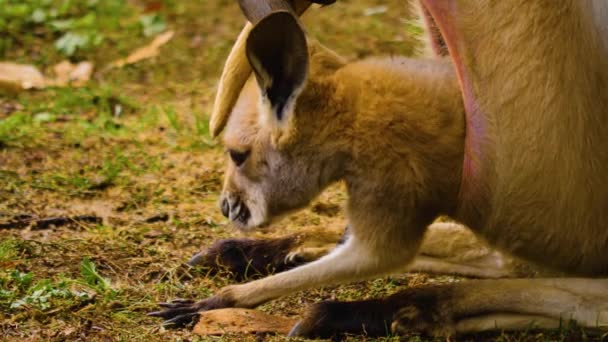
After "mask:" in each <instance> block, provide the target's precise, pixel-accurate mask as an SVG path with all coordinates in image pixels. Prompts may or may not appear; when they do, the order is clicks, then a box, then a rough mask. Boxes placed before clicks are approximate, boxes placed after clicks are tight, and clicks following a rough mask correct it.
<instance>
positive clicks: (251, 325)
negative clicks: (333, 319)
mask: <svg viewBox="0 0 608 342" xmlns="http://www.w3.org/2000/svg"><path fill="white" fill-rule="evenodd" d="M296 322H297V320H295V319H291V318H285V317H280V316H271V315H268V314H265V313H263V312H261V311H257V310H250V309H232V308H231V309H218V310H211V311H205V312H201V313H200V319H199V321H198V323H197V324H196V325H195V326H194V329H193V332H194V333H195V334H198V335H222V334H226V333H248V334H249V333H278V334H283V335H287V334H288V333H289V331H290V330H291V328H292V327H293V326H294V324H296Z"/></svg>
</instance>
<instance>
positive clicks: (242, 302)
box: [150, 234, 421, 325]
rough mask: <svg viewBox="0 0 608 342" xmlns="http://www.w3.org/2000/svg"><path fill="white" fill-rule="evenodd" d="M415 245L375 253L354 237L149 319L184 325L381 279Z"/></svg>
mask: <svg viewBox="0 0 608 342" xmlns="http://www.w3.org/2000/svg"><path fill="white" fill-rule="evenodd" d="M420 235H421V234H420ZM418 245H419V240H418V241H417V240H416V239H415V236H413V237H412V240H411V245H410V247H411V248H403V247H402V246H403V243H402V242H400V241H395V243H393V244H385V248H384V249H382V250H378V249H376V248H372V247H370V246H369V245H368V243H367V241H366V240H360V239H358V238H357V237H356V236H355V235H354V234H353V235H351V236H350V237H349V239H348V240H347V241H346V242H345V243H344V244H343V245H340V246H338V247H337V248H336V249H334V250H333V251H332V252H331V253H329V254H328V255H326V256H324V257H322V258H321V259H319V260H316V261H314V262H311V263H309V264H305V265H303V266H300V267H297V268H295V269H292V270H289V271H286V272H283V273H279V274H275V275H272V276H269V277H266V278H263V279H259V280H255V281H252V282H249V283H246V284H241V285H231V286H226V287H224V288H222V289H221V290H220V291H219V292H218V293H217V294H216V295H214V296H212V297H210V298H207V299H204V300H202V301H199V302H192V301H177V302H172V303H164V304H161V306H162V307H164V308H165V310H163V311H158V312H153V313H151V314H150V315H151V316H156V317H162V318H164V319H166V320H167V321H166V324H170V325H183V324H187V323H189V322H191V321H192V320H194V319H196V317H197V314H196V313H197V312H199V311H205V310H211V309H217V308H222V307H243V308H249V307H254V306H257V305H259V304H261V303H264V302H266V301H269V300H271V299H275V298H278V297H280V296H284V295H287V294H290V293H293V292H296V291H299V290H304V289H308V288H312V287H315V286H321V285H330V284H337V283H346V282H351V281H357V280H363V279H368V278H371V277H376V276H381V275H384V274H387V273H389V272H392V271H395V270H396V269H398V268H399V267H402V266H403V265H404V264H406V263H407V262H409V261H410V260H411V259H412V258H413V256H414V254H415V253H416V250H417V248H418ZM388 256H390V257H388Z"/></svg>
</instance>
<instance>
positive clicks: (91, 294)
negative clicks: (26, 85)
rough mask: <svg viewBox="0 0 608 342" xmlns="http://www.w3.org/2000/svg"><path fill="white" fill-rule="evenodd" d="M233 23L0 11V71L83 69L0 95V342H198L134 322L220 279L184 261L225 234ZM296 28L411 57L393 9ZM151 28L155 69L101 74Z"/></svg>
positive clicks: (208, 9)
mask: <svg viewBox="0 0 608 342" xmlns="http://www.w3.org/2000/svg"><path fill="white" fill-rule="evenodd" d="M336 18H339V19H336ZM243 24H244V19H243V18H242V16H241V14H240V12H239V10H238V6H237V5H236V2H235V1H227V0H226V1H225V0H206V1H192V2H187V1H174V0H165V1H154V0H145V1H144V0H141V1H136V0H133V1H126V0H72V1H69V0H27V1H19V0H0V32H2V34H1V35H0V59H1V60H7V61H14V62H20V63H28V64H33V65H35V66H37V67H38V68H40V69H41V70H42V71H43V72H44V73H45V74H49V75H50V74H52V66H53V65H55V64H56V63H58V62H60V61H62V60H65V59H69V60H70V61H72V62H80V61H91V62H93V63H94V65H95V73H94V75H93V78H92V79H91V80H90V81H89V82H88V83H87V85H86V86H84V87H80V88H72V87H64V88H58V87H57V88H53V87H50V88H46V89H44V90H36V91H25V92H17V93H14V92H8V91H5V92H3V93H0V336H3V338H4V339H6V340H11V341H12V340H32V341H34V340H87V341H89V340H123V341H132V340H133V341H138V340H146V341H150V340H206V339H209V338H206V339H205V338H200V337H197V336H193V335H192V334H191V333H190V332H189V331H188V330H165V329H163V328H161V327H160V320H158V319H155V318H149V317H147V316H146V315H145V314H146V313H147V312H150V311H153V310H156V309H157V306H156V303H157V302H159V301H165V300H168V299H172V298H177V297H181V298H202V297H206V296H209V295H211V294H212V293H213V292H214V291H216V290H217V289H219V288H220V287H222V286H224V285H226V284H229V283H231V280H230V278H229V277H227V276H225V275H217V276H209V275H208V274H207V272H206V270H204V269H191V268H188V267H186V266H185V265H184V262H186V261H187V260H188V259H189V257H190V256H192V255H193V254H194V253H196V252H197V251H199V250H200V249H201V248H202V247H204V246H206V245H209V244H211V243H212V242H213V241H214V240H217V239H219V238H225V237H235V236H238V235H239V234H240V233H239V232H237V231H235V230H233V229H232V228H231V227H230V225H229V224H228V222H227V220H226V219H225V218H224V217H223V216H222V215H221V213H220V211H219V209H218V208H217V203H216V202H217V199H218V195H219V191H220V189H221V183H222V169H223V163H224V155H223V151H222V148H221V147H220V146H217V143H216V142H215V141H213V140H212V139H211V138H210V137H209V135H208V126H207V121H208V113H209V112H210V109H211V105H212V101H213V96H214V92H215V86H216V82H217V78H218V76H219V74H220V71H221V68H222V65H223V61H224V59H225V58H226V56H227V54H228V52H229V49H230V47H231V46H232V43H233V41H234V39H235V38H236V36H237V34H238V32H239V30H240V29H241V27H242V26H243ZM305 25H306V27H307V29H308V31H309V33H310V34H311V35H312V36H314V37H316V38H318V39H319V40H320V41H321V42H323V43H325V44H326V45H328V46H329V47H331V48H333V49H335V50H336V51H338V52H339V53H341V54H343V55H345V56H348V57H350V58H359V57H364V56H367V55H371V54H376V55H377V54H404V55H407V54H411V53H412V52H413V49H414V47H415V35H416V34H418V33H419V29H418V28H417V27H416V26H415V25H414V24H413V23H412V22H411V21H409V20H408V12H407V8H405V6H404V4H403V2H402V1H400V0H390V1H380V0H357V1H355V0H350V1H349V0H341V1H339V2H338V4H337V5H335V6H332V7H328V8H324V9H314V10H311V11H310V13H308V14H307V16H306V18H305ZM167 30H173V31H174V32H175V35H174V37H173V39H172V40H170V41H169V42H168V43H167V44H166V45H165V46H163V47H161V49H160V54H159V55H158V56H157V57H155V58H151V59H146V60H143V61H140V62H138V63H135V64H132V65H127V66H124V67H120V68H109V67H108V65H109V64H110V63H111V62H112V61H114V60H116V59H118V58H122V57H125V56H127V55H128V54H129V53H131V52H132V51H133V50H134V49H136V48H138V47H140V46H144V45H146V44H148V43H149V42H150V41H151V40H152V39H153V37H154V36H156V35H158V34H159V33H161V32H164V31H167ZM5 33H6V34H5ZM344 196H345V195H344V193H343V192H342V191H341V189H340V188H339V187H336V188H333V189H331V190H330V191H328V192H327V193H325V194H324V195H323V196H321V198H320V199H319V202H322V203H324V204H329V205H340V204H341V203H342V202H343V200H344ZM343 224H344V219H343V216H342V215H340V214H338V215H335V214H327V213H324V212H315V211H312V210H305V211H303V212H301V213H298V214H295V215H292V216H291V217H289V218H286V219H284V220H282V221H281V222H278V223H276V224H275V225H273V226H272V227H271V231H270V232H268V233H267V234H276V235H282V234H284V233H286V232H292V231H296V230H298V229H302V228H305V227H307V226H319V225H343ZM438 281H440V282H446V281H456V279H453V278H451V277H439V278H438V277H435V278H429V277H427V276H425V275H403V276H400V277H389V278H383V279H377V280H374V281H369V282H363V283H358V284H353V285H348V286H341V287H331V288H323V289H316V290H311V291H306V292H302V293H299V294H296V295H293V296H290V297H287V298H284V299H280V300H277V301H274V302H271V303H269V304H266V305H264V306H262V308H261V309H262V310H264V311H266V312H269V313H276V314H281V315H284V316H292V317H293V316H298V315H299V314H300V313H301V312H302V310H303V309H304V308H305V307H306V305H307V304H309V303H313V302H316V301H319V300H323V299H330V298H331V299H342V300H354V299H363V298H371V297H377V296H381V295H385V294H389V293H393V292H395V291H397V290H399V289H402V288H404V287H407V286H419V285H421V284H424V283H428V282H438ZM564 336H568V333H567V332H565V333H564V332H562V333H559V334H557V335H551V336H550V337H549V336H547V335H543V334H540V335H528V334H517V335H496V336H492V338H495V339H505V340H511V339H514V340H518V339H520V338H524V339H528V338H530V339H553V338H557V339H563V338H564ZM214 339H217V340H245V339H251V340H255V339H256V337H255V336H224V337H218V338H214ZM270 339H277V340H280V339H281V338H280V337H270ZM352 339H353V340H356V339H358V337H352ZM388 339H391V338H388ZM392 339H396V338H392ZM409 339H411V340H418V339H420V338H419V337H417V336H411V337H410V338H409Z"/></svg>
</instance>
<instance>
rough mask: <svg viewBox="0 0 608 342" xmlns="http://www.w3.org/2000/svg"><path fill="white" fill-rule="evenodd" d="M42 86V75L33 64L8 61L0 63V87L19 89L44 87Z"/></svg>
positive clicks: (43, 81) (43, 80)
mask: <svg viewBox="0 0 608 342" xmlns="http://www.w3.org/2000/svg"><path fill="white" fill-rule="evenodd" d="M44 86H45V79H44V76H43V75H42V73H41V72H40V71H39V70H38V69H37V68H36V67H35V66H32V65H27V64H17V63H10V62H2V63H0V89H6V90H10V91H19V90H24V89H31V88H44Z"/></svg>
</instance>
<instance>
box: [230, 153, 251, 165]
mask: <svg viewBox="0 0 608 342" xmlns="http://www.w3.org/2000/svg"><path fill="white" fill-rule="evenodd" d="M249 152H250V151H245V152H239V151H235V150H230V151H228V153H229V154H230V159H232V161H233V162H234V164H236V166H241V164H243V163H244V162H245V161H246V160H247V157H249Z"/></svg>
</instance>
